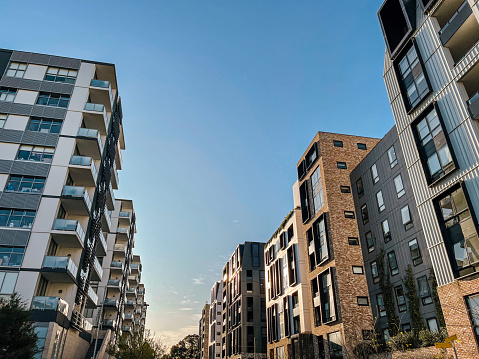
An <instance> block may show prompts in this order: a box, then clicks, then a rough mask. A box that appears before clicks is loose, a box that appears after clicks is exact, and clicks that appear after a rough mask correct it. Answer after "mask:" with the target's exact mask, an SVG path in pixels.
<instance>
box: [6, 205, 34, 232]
mask: <svg viewBox="0 0 479 359" xmlns="http://www.w3.org/2000/svg"><path fill="white" fill-rule="evenodd" d="M35 213H36V212H35V211H24V210H21V209H20V210H19V209H5V208H2V209H0V227H11V228H32V225H33V220H34V219H35Z"/></svg>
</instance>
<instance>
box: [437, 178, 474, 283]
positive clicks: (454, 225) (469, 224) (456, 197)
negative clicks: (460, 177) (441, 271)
mask: <svg viewBox="0 0 479 359" xmlns="http://www.w3.org/2000/svg"><path fill="white" fill-rule="evenodd" d="M466 195H467V193H466V192H465V191H464V190H463V188H462V187H459V188H457V189H456V190H453V192H451V193H449V194H446V195H445V196H444V197H443V198H441V199H440V200H439V202H438V203H436V205H437V206H438V210H439V213H440V216H441V217H442V218H438V219H439V223H440V224H441V228H442V233H443V234H444V237H445V238H444V242H445V244H446V248H447V249H448V252H449V257H450V260H451V262H452V263H451V264H452V265H453V269H454V271H455V274H456V276H457V275H459V276H462V275H466V274H469V273H473V272H475V271H477V269H476V266H478V265H479V254H478V253H479V238H478V236H477V232H476V228H475V225H474V220H473V219H472V216H471V212H470V210H469V205H468V202H469V201H468V198H467V197H466Z"/></svg>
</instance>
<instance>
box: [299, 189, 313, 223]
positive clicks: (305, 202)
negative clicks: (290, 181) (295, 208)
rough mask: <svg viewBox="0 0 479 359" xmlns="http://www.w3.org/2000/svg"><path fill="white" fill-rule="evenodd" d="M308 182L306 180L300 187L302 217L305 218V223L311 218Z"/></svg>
mask: <svg viewBox="0 0 479 359" xmlns="http://www.w3.org/2000/svg"><path fill="white" fill-rule="evenodd" d="M307 185H308V182H307V181H304V182H303V184H302V185H301V186H300V187H299V196H300V198H301V217H302V219H303V223H306V222H307V221H308V220H309V218H310V215H311V213H310V210H309V199H308V197H309V196H308V187H307Z"/></svg>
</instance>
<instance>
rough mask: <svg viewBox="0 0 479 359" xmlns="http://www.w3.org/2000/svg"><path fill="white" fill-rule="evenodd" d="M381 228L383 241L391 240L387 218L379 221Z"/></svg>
mask: <svg viewBox="0 0 479 359" xmlns="http://www.w3.org/2000/svg"><path fill="white" fill-rule="evenodd" d="M381 229H382V231H383V237H384V243H387V242H389V241H390V240H391V231H390V230H389V222H388V220H387V219H385V220H384V221H382V222H381Z"/></svg>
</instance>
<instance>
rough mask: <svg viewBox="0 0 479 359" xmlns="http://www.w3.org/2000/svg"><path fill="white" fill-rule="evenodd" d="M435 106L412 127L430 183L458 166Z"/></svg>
mask: <svg viewBox="0 0 479 359" xmlns="http://www.w3.org/2000/svg"><path fill="white" fill-rule="evenodd" d="M438 111H439V110H438V109H437V107H436V105H434V106H433V107H432V108H431V110H430V112H429V113H427V114H426V115H425V116H424V117H423V116H421V117H420V118H419V120H418V121H419V122H417V121H416V122H415V123H414V124H413V125H412V129H413V133H414V137H415V139H416V144H417V147H418V152H419V156H420V158H421V163H422V165H423V169H424V172H425V174H426V178H427V180H428V182H429V183H432V182H435V181H437V180H439V179H440V178H442V177H444V176H446V175H447V174H448V173H450V172H452V171H453V170H454V169H455V168H456V166H455V164H454V160H453V154H452V151H451V149H450V148H449V145H448V141H447V137H446V136H447V134H446V133H445V131H444V125H443V124H442V121H441V119H440V117H439V112H438Z"/></svg>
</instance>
